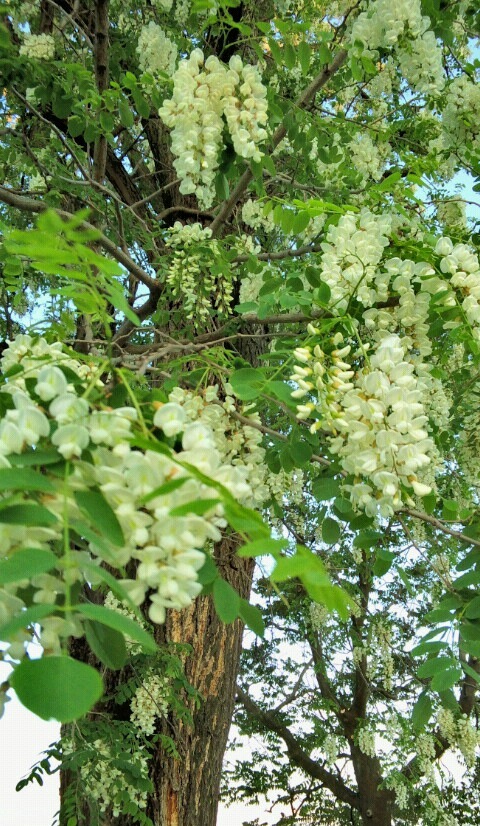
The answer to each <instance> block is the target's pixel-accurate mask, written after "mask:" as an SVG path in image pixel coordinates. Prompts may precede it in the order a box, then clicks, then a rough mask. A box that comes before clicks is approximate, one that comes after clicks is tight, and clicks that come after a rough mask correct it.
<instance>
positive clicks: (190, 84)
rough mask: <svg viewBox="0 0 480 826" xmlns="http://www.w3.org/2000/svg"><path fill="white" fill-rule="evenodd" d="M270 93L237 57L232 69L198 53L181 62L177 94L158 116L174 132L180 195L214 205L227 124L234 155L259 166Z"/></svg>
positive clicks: (175, 81) (253, 70)
mask: <svg viewBox="0 0 480 826" xmlns="http://www.w3.org/2000/svg"><path fill="white" fill-rule="evenodd" d="M266 95H267V90H266V88H265V87H264V86H263V84H262V82H261V78H260V74H259V72H258V69H256V68H255V67H254V66H250V65H248V64H247V65H244V64H243V62H242V60H241V58H240V57H239V56H238V55H235V56H233V57H232V58H231V60H230V63H229V66H228V67H227V66H225V64H223V63H221V62H220V61H219V60H218V58H216V57H214V56H213V55H211V56H210V57H208V58H207V60H205V59H204V55H203V52H202V51H201V50H200V49H194V50H193V52H192V53H191V54H190V57H189V58H188V59H186V60H182V61H180V65H179V67H178V69H177V71H176V72H175V74H174V76H173V94H172V97H171V98H170V99H169V100H165V101H164V103H163V106H162V107H161V109H160V111H159V115H160V117H161V118H162V120H163V122H164V123H165V124H166V126H169V127H171V129H172V133H171V138H172V152H173V154H174V155H175V157H176V160H175V161H174V166H175V169H176V171H177V174H178V176H179V177H180V178H181V181H182V183H181V184H180V192H182V193H183V194H184V195H188V194H191V193H195V195H196V196H197V198H198V201H199V203H200V204H201V205H202V206H204V207H209V206H211V204H212V202H213V197H214V191H213V183H214V179H215V174H216V171H217V169H218V164H219V154H220V150H221V149H222V147H223V138H222V132H223V129H224V125H225V121H226V123H227V126H228V129H229V131H230V135H231V138H232V141H233V145H234V149H235V152H236V153H237V154H238V155H240V156H241V157H242V158H252V159H253V160H255V161H259V160H260V158H261V154H262V153H261V151H260V149H259V144H261V143H262V142H263V141H264V140H265V138H266V137H267V133H266V131H265V129H264V128H263V127H264V125H265V124H266V122H267V103H266Z"/></svg>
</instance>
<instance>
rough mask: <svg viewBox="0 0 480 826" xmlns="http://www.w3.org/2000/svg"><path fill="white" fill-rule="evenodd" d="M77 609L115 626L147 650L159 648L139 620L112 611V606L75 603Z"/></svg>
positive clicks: (91, 617) (85, 614)
mask: <svg viewBox="0 0 480 826" xmlns="http://www.w3.org/2000/svg"><path fill="white" fill-rule="evenodd" d="M74 610H75V611H79V612H80V613H81V614H83V615H84V616H85V617H88V619H91V620H96V621H97V622H101V623H102V624H103V625H107V626H108V627H109V628H114V629H115V631H119V632H120V633H121V634H124V636H125V637H129V638H130V639H131V640H135V642H139V643H140V645H141V646H143V648H144V649H145V650H146V651H151V652H154V651H156V650H157V644H156V642H155V640H154V639H153V637H152V636H150V634H149V633H148V632H147V631H145V629H144V628H142V627H141V625H139V624H138V622H135V620H132V619H130V618H129V617H124V616H123V614H118V613H117V611H112V610H111V609H110V608H105V607H104V606H103V605H93V603H91V602H83V603H82V604H81V605H75V608H74Z"/></svg>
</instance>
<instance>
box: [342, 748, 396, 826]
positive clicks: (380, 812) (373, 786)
mask: <svg viewBox="0 0 480 826" xmlns="http://www.w3.org/2000/svg"><path fill="white" fill-rule="evenodd" d="M350 749H351V755H352V762H353V766H354V771H355V777H356V780H357V785H358V797H359V808H360V816H361V819H362V826H392V809H393V804H394V800H395V795H394V793H393V792H392V791H390V790H389V789H380V788H379V786H380V784H381V783H382V781H383V777H382V774H381V771H380V764H379V761H378V759H377V758H376V757H370V756H369V755H368V754H364V753H363V752H362V751H360V749H359V748H358V746H356V745H354V744H351V746H350Z"/></svg>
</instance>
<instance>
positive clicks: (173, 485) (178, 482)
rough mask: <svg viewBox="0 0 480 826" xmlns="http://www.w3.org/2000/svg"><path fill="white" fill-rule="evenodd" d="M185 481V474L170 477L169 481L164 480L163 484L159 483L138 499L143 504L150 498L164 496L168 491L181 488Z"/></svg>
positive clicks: (186, 479)
mask: <svg viewBox="0 0 480 826" xmlns="http://www.w3.org/2000/svg"><path fill="white" fill-rule="evenodd" d="M185 482H188V478H187V477H186V476H183V477H182V478H181V479H171V480H170V481H169V482H165V484H164V485H160V487H158V488H155V489H154V490H152V491H150V493H146V494H145V495H144V496H141V497H140V499H139V500H138V501H139V502H140V503H141V504H143V505H145V504H146V503H147V502H150V500H151V499H156V498H157V496H166V495H167V494H168V493H172V491H174V490H177V489H178V488H181V487H182V485H184V484H185Z"/></svg>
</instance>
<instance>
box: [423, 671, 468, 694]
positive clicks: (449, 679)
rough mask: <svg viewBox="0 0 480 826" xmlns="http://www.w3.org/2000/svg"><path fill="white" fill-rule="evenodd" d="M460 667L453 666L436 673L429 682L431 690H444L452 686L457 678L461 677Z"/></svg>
mask: <svg viewBox="0 0 480 826" xmlns="http://www.w3.org/2000/svg"><path fill="white" fill-rule="evenodd" d="M462 673H463V672H462V669H461V668H460V666H458V665H457V666H455V668H447V669H446V670H445V671H442V672H440V673H439V674H436V675H435V677H433V678H432V682H431V683H430V685H431V687H432V690H433V691H446V690H447V689H448V688H452V686H454V685H455V684H456V683H458V681H459V680H461V679H462Z"/></svg>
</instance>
